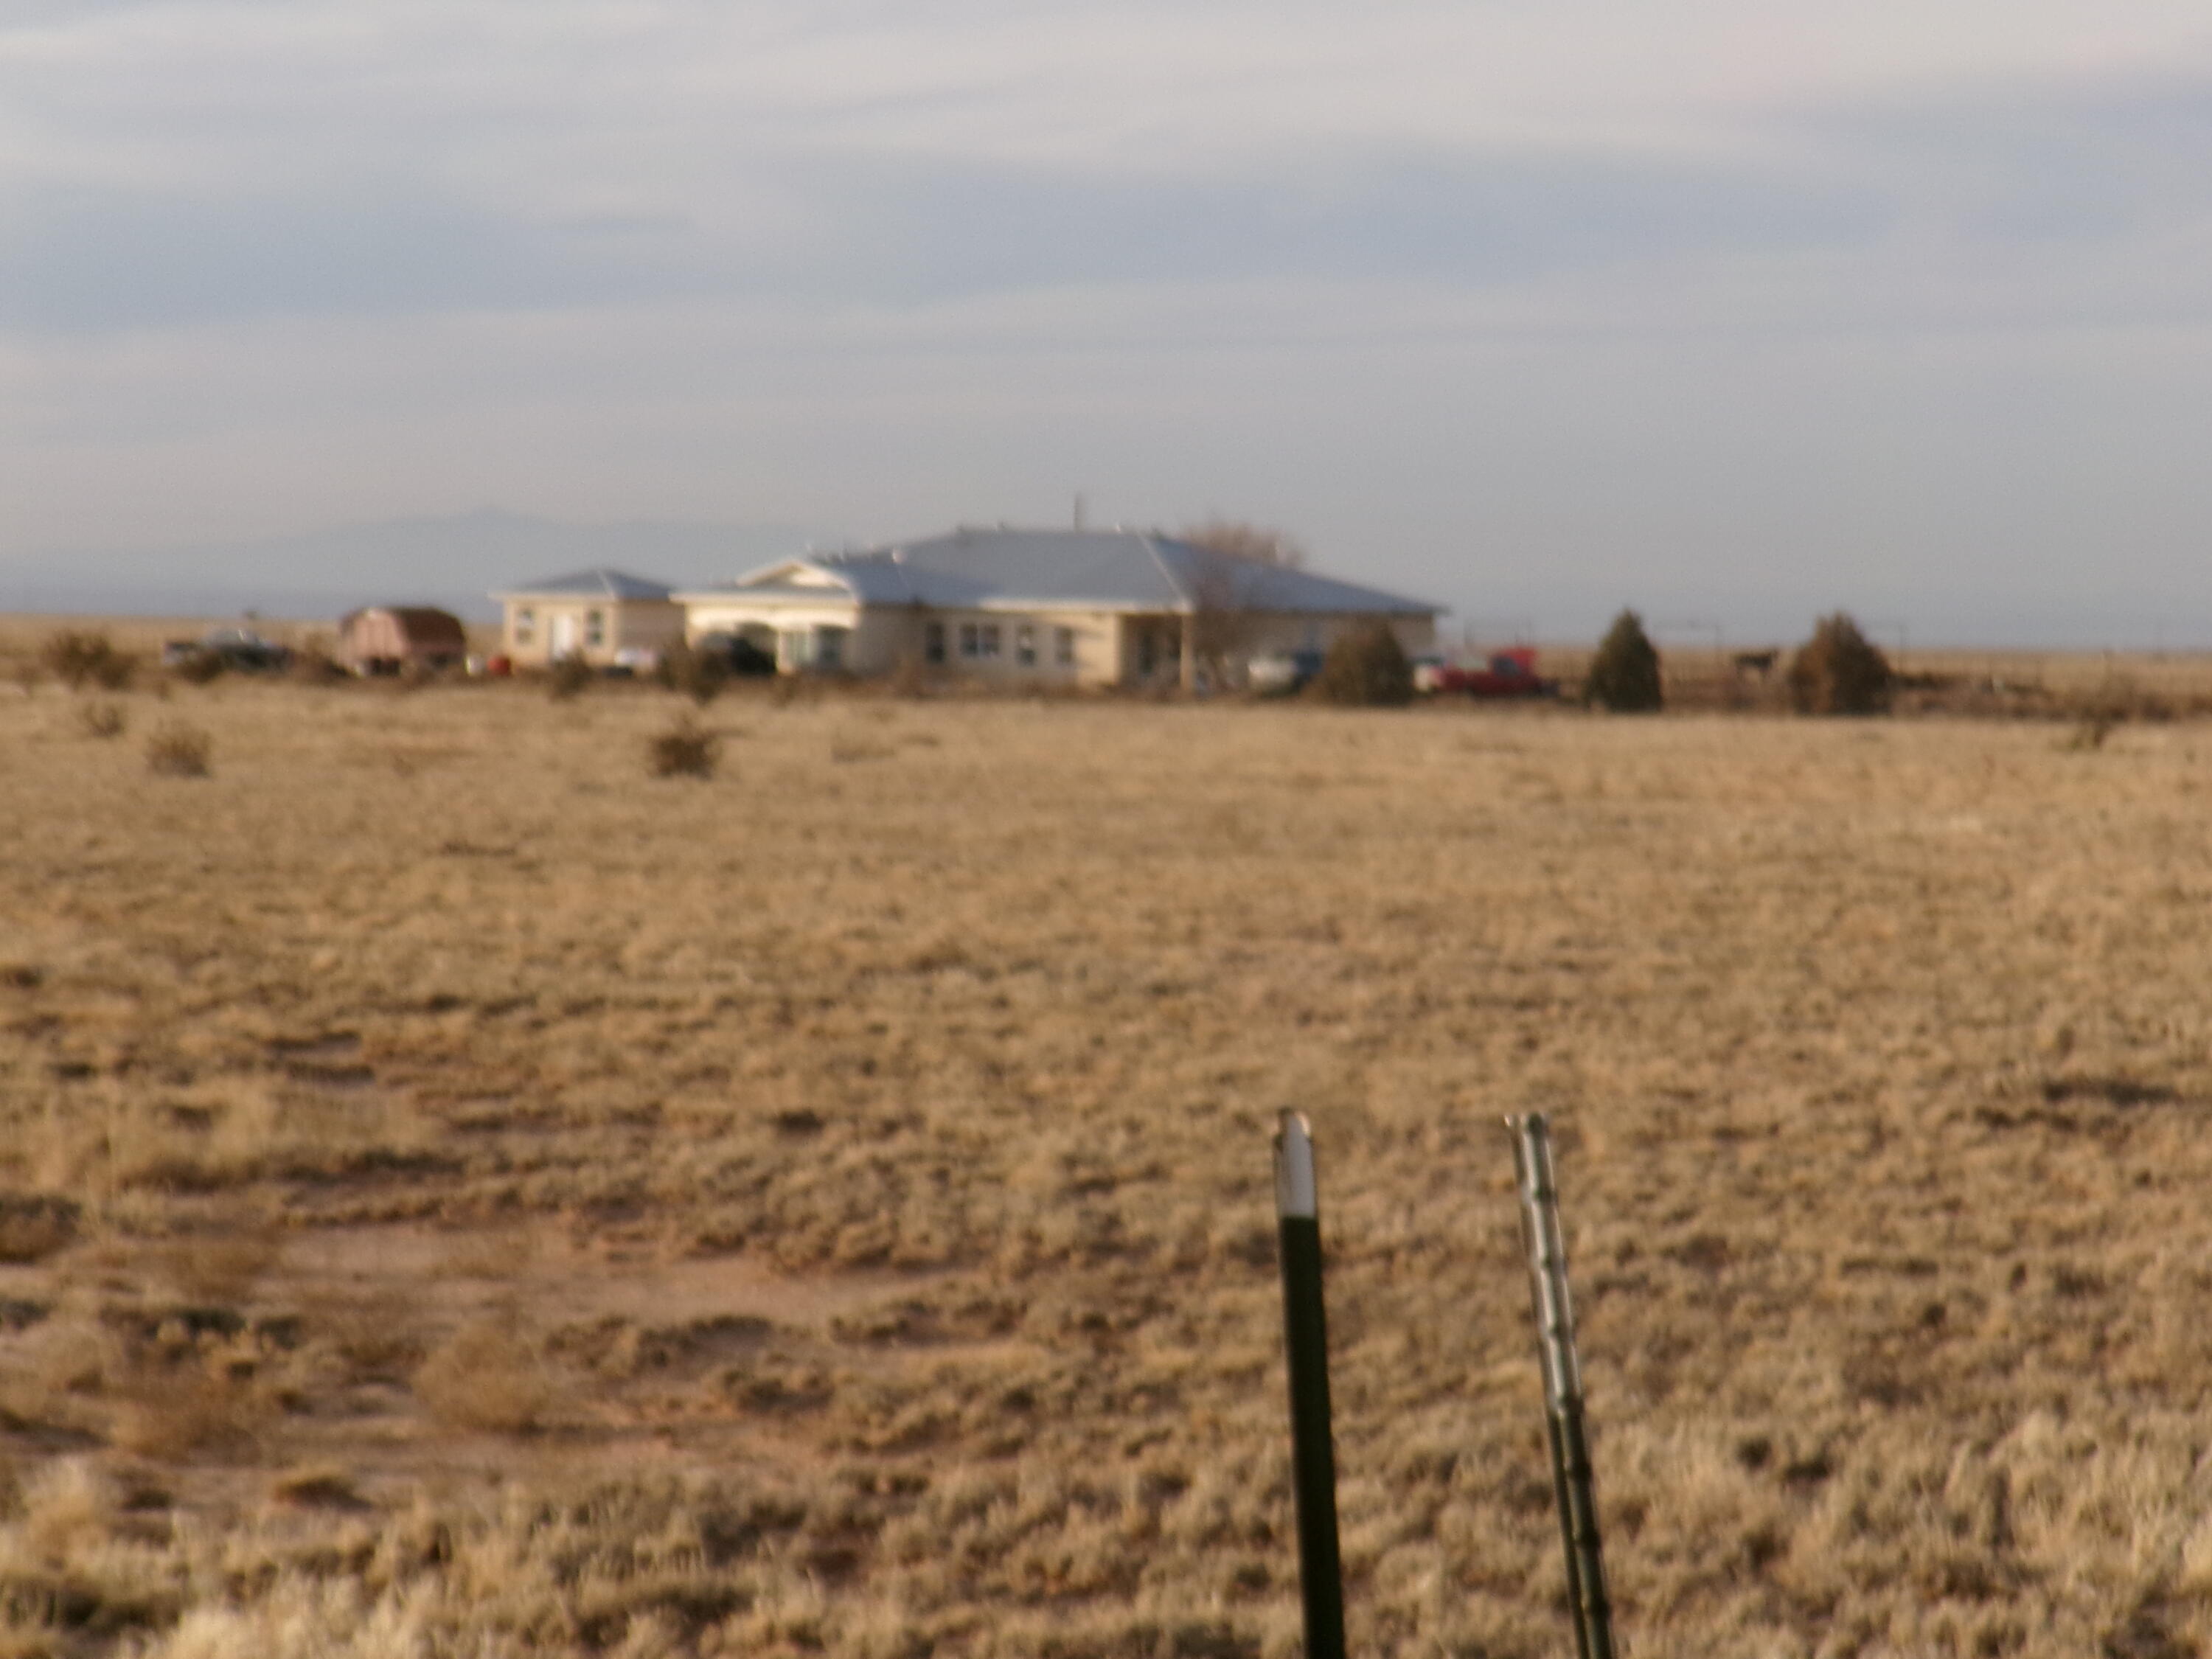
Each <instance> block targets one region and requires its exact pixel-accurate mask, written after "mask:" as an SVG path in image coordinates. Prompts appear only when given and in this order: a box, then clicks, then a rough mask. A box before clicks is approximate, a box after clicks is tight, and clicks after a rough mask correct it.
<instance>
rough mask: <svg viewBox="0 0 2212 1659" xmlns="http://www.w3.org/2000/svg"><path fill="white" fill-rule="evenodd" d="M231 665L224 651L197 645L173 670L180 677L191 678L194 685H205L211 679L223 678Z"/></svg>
mask: <svg viewBox="0 0 2212 1659" xmlns="http://www.w3.org/2000/svg"><path fill="white" fill-rule="evenodd" d="M229 666H230V663H229V660H228V659H227V658H226V657H224V655H223V654H222V652H220V651H209V650H206V649H204V648H203V647H197V646H195V647H193V648H192V649H191V650H190V651H187V652H186V653H185V654H184V655H183V656H182V657H181V658H179V659H178V661H177V665H176V667H175V669H174V670H173V672H174V673H175V674H176V676H177V678H179V679H181V680H189V681H191V683H192V684H194V685H205V684H208V682H209V681H210V680H216V679H220V678H222V676H223V673H224V671H226V670H228V668H229Z"/></svg>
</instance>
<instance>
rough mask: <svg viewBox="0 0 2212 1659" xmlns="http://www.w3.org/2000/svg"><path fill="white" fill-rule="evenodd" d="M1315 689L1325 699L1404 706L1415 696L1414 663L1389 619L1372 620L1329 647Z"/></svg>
mask: <svg viewBox="0 0 2212 1659" xmlns="http://www.w3.org/2000/svg"><path fill="white" fill-rule="evenodd" d="M1313 690H1314V695H1315V696H1317V697H1319V698H1321V699H1322V702H1334V703H1342V704H1344V705H1346V706H1347V707H1351V708H1401V707H1402V706H1403V705H1405V704H1407V703H1409V702H1413V663H1412V662H1411V661H1410V660H1409V659H1407V655H1406V647H1403V646H1401V645H1400V644H1399V643H1398V636H1397V635H1396V634H1395V633H1393V632H1392V631H1391V629H1390V627H1389V624H1388V623H1367V624H1365V625H1364V626H1363V627H1360V628H1356V629H1352V631H1351V632H1350V633H1347V634H1344V635H1340V636H1339V638H1338V640H1337V641H1336V643H1335V644H1334V645H1332V646H1331V647H1329V648H1328V656H1327V657H1326V658H1324V659H1322V665H1321V672H1320V673H1318V674H1316V676H1314V683H1313Z"/></svg>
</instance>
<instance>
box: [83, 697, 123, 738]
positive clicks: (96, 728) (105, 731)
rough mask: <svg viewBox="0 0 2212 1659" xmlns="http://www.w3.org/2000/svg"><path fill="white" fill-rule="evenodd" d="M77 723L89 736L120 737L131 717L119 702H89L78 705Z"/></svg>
mask: <svg viewBox="0 0 2212 1659" xmlns="http://www.w3.org/2000/svg"><path fill="white" fill-rule="evenodd" d="M76 723H77V729H78V730H79V731H81V732H83V733H84V734H85V736H87V737H88V738H119V737H121V736H122V735H123V731H124V728H125V726H128V725H129V724H130V718H129V716H127V715H126V714H125V713H124V712H123V705H122V704H121V703H119V702H88V703H84V704H82V705H80V706H79V707H78V708H77V711H76Z"/></svg>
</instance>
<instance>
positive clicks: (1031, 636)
mask: <svg viewBox="0 0 2212 1659" xmlns="http://www.w3.org/2000/svg"><path fill="white" fill-rule="evenodd" d="M1014 660H1015V661H1016V662H1018V663H1019V664H1020V665H1022V666H1023V667H1024V668H1035V667H1036V629H1034V628H1031V627H1030V625H1029V624H1028V623H1023V624H1022V625H1021V626H1020V627H1019V628H1017V629H1014Z"/></svg>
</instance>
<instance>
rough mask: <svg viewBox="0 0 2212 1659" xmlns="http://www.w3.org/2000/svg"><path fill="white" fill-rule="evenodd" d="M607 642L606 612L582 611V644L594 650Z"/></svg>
mask: <svg viewBox="0 0 2212 1659" xmlns="http://www.w3.org/2000/svg"><path fill="white" fill-rule="evenodd" d="M606 642H607V613H606V612H605V611H586V612H585V613H584V644H585V645H586V647H589V648H590V649H592V650H593V651H596V650H598V649H599V647H601V646H603V645H605V643H606Z"/></svg>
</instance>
